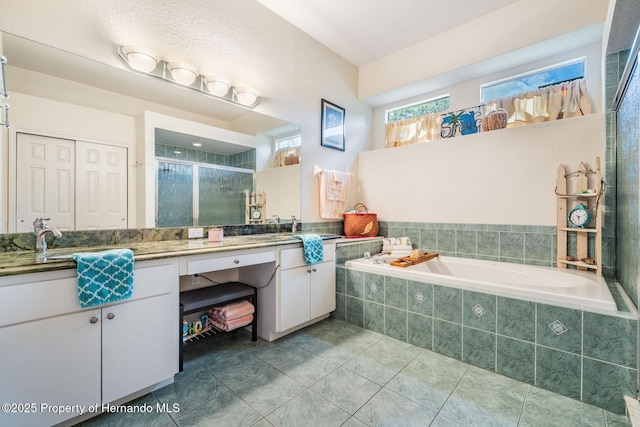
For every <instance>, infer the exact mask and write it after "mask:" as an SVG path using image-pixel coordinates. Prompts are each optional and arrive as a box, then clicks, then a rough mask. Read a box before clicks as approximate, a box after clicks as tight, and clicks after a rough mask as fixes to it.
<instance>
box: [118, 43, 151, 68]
mask: <svg viewBox="0 0 640 427" xmlns="http://www.w3.org/2000/svg"><path fill="white" fill-rule="evenodd" d="M122 52H123V53H124V55H125V57H126V58H127V63H128V64H129V65H130V66H131V68H133V69H135V70H138V71H142V72H143V73H150V72H151V71H153V70H155V68H156V67H157V66H158V62H160V60H159V59H158V54H157V53H155V52H154V51H152V50H151V49H145V48H143V47H137V46H124V47H123V48H122Z"/></svg>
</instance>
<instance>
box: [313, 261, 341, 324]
mask: <svg viewBox="0 0 640 427" xmlns="http://www.w3.org/2000/svg"><path fill="white" fill-rule="evenodd" d="M312 269H315V271H312V273H311V289H310V293H311V298H310V301H311V315H310V318H311V319H314V318H316V317H318V316H322V315H323V314H327V313H330V312H332V311H333V310H335V309H336V265H335V263H334V262H324V263H321V264H317V265H314V266H312Z"/></svg>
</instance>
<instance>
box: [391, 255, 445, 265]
mask: <svg viewBox="0 0 640 427" xmlns="http://www.w3.org/2000/svg"><path fill="white" fill-rule="evenodd" d="M437 257H438V254H437V253H435V252H425V254H424V255H422V256H420V257H418V258H411V257H408V256H403V257H400V258H398V259H397V260H395V261H391V262H390V263H389V264H390V265H393V266H395V267H410V266H412V265H416V264H420V263H421V262H425V261H429V260H430V259H434V258H437Z"/></svg>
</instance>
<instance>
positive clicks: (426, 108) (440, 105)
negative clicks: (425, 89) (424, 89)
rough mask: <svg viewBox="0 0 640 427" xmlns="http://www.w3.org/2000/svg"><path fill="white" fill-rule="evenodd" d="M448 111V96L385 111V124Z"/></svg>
mask: <svg viewBox="0 0 640 427" xmlns="http://www.w3.org/2000/svg"><path fill="white" fill-rule="evenodd" d="M448 110H449V95H448V94H447V95H442V96H438V97H435V98H430V99H424V100H422V101H417V102H413V103H411V104H407V105H402V106H400V107H395V108H391V109H389V110H386V111H385V120H386V123H392V122H397V121H400V120H405V119H412V118H415V117H420V116H426V115H427V114H432V113H440V112H444V111H448Z"/></svg>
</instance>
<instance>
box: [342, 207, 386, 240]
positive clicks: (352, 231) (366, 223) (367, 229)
mask: <svg viewBox="0 0 640 427" xmlns="http://www.w3.org/2000/svg"><path fill="white" fill-rule="evenodd" d="M353 209H354V210H355V212H349V213H346V214H344V234H345V236H347V237H375V236H377V235H378V215H377V214H374V213H371V212H369V210H368V209H367V207H366V206H365V205H364V204H362V203H356V205H355V206H354V207H353Z"/></svg>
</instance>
